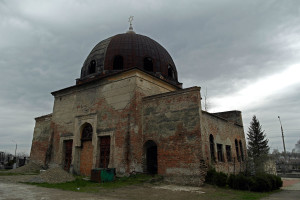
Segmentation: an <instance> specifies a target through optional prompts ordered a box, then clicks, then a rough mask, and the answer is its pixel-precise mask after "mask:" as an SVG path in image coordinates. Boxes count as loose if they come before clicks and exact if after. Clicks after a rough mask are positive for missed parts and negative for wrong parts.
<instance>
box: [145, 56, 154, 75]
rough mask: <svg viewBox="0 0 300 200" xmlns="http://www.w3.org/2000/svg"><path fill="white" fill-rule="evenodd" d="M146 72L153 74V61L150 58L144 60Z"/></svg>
mask: <svg viewBox="0 0 300 200" xmlns="http://www.w3.org/2000/svg"><path fill="white" fill-rule="evenodd" d="M144 70H146V71H149V72H153V61H152V59H151V58H149V57H146V58H144Z"/></svg>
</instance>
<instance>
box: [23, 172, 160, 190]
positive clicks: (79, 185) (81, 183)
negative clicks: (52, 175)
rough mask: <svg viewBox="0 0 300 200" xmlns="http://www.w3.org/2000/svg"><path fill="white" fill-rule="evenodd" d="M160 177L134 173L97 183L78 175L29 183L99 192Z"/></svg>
mask: <svg viewBox="0 0 300 200" xmlns="http://www.w3.org/2000/svg"><path fill="white" fill-rule="evenodd" d="M159 178H160V177H158V176H156V177H153V176H150V175H146V174H139V175H133V176H130V177H122V178H116V180H115V181H113V182H105V183H96V182H92V181H88V180H84V179H83V178H82V177H77V178H76V180H75V181H71V182H66V183H53V184H51V183H27V184H31V185H36V186H40V187H47V188H57V189H62V190H70V191H79V192H99V191H100V189H101V188H104V189H113V188H120V187H125V186H129V185H136V184H142V183H145V182H151V181H152V180H153V179H155V180H157V179H159Z"/></svg>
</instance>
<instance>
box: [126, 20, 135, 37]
mask: <svg viewBox="0 0 300 200" xmlns="http://www.w3.org/2000/svg"><path fill="white" fill-rule="evenodd" d="M132 21H133V16H130V17H129V18H128V22H129V30H128V31H127V32H126V33H135V32H134V31H133V27H132Z"/></svg>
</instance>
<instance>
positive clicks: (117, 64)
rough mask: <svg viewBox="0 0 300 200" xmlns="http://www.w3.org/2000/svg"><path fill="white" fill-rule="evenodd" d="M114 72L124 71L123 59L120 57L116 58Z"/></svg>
mask: <svg viewBox="0 0 300 200" xmlns="http://www.w3.org/2000/svg"><path fill="white" fill-rule="evenodd" d="M113 69H114V70H122V69H123V57H122V56H120V55H118V56H115V58H114V66H113Z"/></svg>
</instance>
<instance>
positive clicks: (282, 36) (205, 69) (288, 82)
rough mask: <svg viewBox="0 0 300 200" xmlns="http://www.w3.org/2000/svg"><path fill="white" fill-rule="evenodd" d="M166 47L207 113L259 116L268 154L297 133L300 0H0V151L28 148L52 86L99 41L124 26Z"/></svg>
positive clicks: (66, 79) (71, 77)
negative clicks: (199, 90) (196, 90)
mask: <svg viewBox="0 0 300 200" xmlns="http://www.w3.org/2000/svg"><path fill="white" fill-rule="evenodd" d="M130 15H133V16H134V21H133V28H134V31H135V32H136V33H139V34H143V35H146V36H148V37H150V38H152V39H154V40H156V41H157V42H159V43H160V44H161V45H162V46H164V47H165V48H166V49H167V50H168V51H169V53H170V54H171V56H172V57H173V60H174V62H175V64H176V67H177V70H178V76H179V81H180V82H182V83H183V86H184V88H186V87H191V86H200V87H202V96H203V94H204V93H205V91H206V90H207V97H208V103H209V111H210V112H219V111H226V110H241V111H242V114H243V122H244V130H245V133H247V130H248V127H249V124H250V121H251V118H252V116H253V115H256V116H257V118H258V120H259V121H260V123H261V125H262V128H263V130H265V133H266V135H267V137H268V138H269V146H270V147H271V151H272V150H273V149H278V150H279V151H282V149H283V145H282V139H281V132H280V124H279V121H278V116H280V117H281V121H282V124H283V129H284V134H285V141H286V147H287V150H288V151H291V150H292V149H293V148H294V146H295V144H296V142H297V140H299V139H300V93H299V91H300V78H299V76H300V1H299V0H284V1H282V0H277V1H276V0H274V1H271V0H259V1H258V0H247V1H246V0H245V1H241V0H215V1H212V0H206V1H202V0H194V1H193V0H190V1H188V0H185V1H176V0H164V1H162V0H159V1H156V0H142V1H141V0H131V1H125V0H110V1H104V0H103V1H96V0H95V1H93V0H77V1H76V0H52V1H43V0H39V1H33V0H32V1H30V0H28V1H27V0H22V1H14V0H0V36H1V39H0V68H1V73H0V80H1V84H0V151H9V152H14V150H15V144H16V143H17V144H18V150H17V151H18V152H26V153H29V152H30V147H31V141H32V134H33V129H34V123H35V121H34V118H35V117H38V116H41V115H45V114H49V113H51V112H52V107H53V97H52V95H51V94H50V92H52V91H55V90H58V89H62V88H65V87H68V86H71V85H74V84H75V79H76V78H79V76H80V69H81V67H82V64H83V62H84V60H85V58H86V57H87V55H88V54H89V53H90V51H91V50H92V48H93V47H94V46H95V45H96V44H97V43H98V42H100V41H101V40H104V39H106V38H108V37H110V36H113V35H115V34H118V33H124V32H126V30H127V29H128V26H129V24H128V17H129V16H130Z"/></svg>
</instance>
